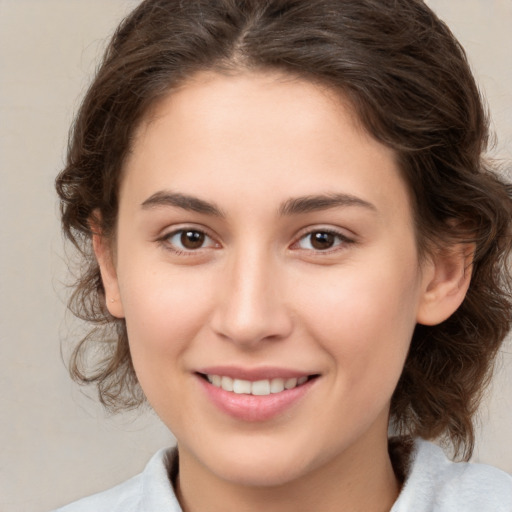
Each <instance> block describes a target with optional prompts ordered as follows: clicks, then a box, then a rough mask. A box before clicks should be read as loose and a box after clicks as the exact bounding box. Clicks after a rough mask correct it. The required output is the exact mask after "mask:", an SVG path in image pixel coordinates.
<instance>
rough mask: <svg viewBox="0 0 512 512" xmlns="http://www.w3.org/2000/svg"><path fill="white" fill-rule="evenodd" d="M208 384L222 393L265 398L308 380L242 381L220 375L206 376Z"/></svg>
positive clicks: (302, 378)
mask: <svg viewBox="0 0 512 512" xmlns="http://www.w3.org/2000/svg"><path fill="white" fill-rule="evenodd" d="M206 378H207V379H208V382H210V383H211V384H213V385H214V386H215V387H217V388H222V389H223V390H224V391H232V392H234V393H237V394H244V395H257V396H266V395H270V394H271V393H281V392H282V391H284V390H285V389H293V388H295V387H297V386H300V385H302V384H304V383H305V382H306V381H307V380H308V378H307V377H306V376H304V377H300V378H298V379H297V378H295V377H293V378H290V379H280V378H276V379H271V380H268V379H266V380H257V381H254V382H252V381H250V380H243V379H232V378H231V377H226V376H221V375H207V376H206Z"/></svg>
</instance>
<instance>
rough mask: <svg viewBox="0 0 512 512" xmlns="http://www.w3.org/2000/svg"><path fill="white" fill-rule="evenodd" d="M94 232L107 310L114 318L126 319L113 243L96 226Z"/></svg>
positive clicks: (95, 248)
mask: <svg viewBox="0 0 512 512" xmlns="http://www.w3.org/2000/svg"><path fill="white" fill-rule="evenodd" d="M92 231H93V235H92V247H93V250H94V254H95V256H96V260H97V261H98V265H99V267H100V273H101V280H102V282H103V288H104V289H105V301H106V306H107V309H108V311H109V313H110V314H111V315H112V316H115V317H116V318H124V310H123V304H122V302H121V298H120V293H119V283H118V280H117V271H116V268H115V265H114V258H113V254H112V247H111V242H110V240H108V239H107V238H106V237H104V236H103V235H102V234H101V231H100V230H98V229H96V224H94V225H92Z"/></svg>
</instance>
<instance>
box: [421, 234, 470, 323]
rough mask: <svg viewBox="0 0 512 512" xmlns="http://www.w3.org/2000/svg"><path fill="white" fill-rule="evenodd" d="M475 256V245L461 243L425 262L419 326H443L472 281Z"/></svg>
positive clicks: (439, 252) (439, 251) (457, 306)
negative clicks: (441, 324)
mask: <svg viewBox="0 0 512 512" xmlns="http://www.w3.org/2000/svg"><path fill="white" fill-rule="evenodd" d="M474 254H475V246H474V244H467V243H466V244H463V243H458V244H454V245H450V246H449V247H444V248H441V249H439V250H438V251H436V253H435V254H433V255H432V256H431V257H430V260H429V261H428V262H426V263H425V265H424V269H423V285H422V296H421V298H420V303H419V307H418V313H417V318H416V321H417V322H418V323H419V324H423V325H437V324H440V323H441V322H444V321H445V320H446V319H448V318H449V317H450V316H451V315H452V314H453V313H455V311H456V310H457V309H458V308H459V306H460V305H461V304H462V301H463V300H464V297H465V296H466V292H467V291H468V288H469V284H470V282H471V273H472V270H473V257H474Z"/></svg>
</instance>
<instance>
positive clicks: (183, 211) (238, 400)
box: [98, 73, 432, 485]
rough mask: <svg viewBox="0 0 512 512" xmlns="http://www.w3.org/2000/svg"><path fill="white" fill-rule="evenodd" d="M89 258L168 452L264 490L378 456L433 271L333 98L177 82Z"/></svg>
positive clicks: (384, 165) (141, 138)
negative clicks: (171, 446)
mask: <svg viewBox="0 0 512 512" xmlns="http://www.w3.org/2000/svg"><path fill="white" fill-rule="evenodd" d="M98 253H99V259H100V262H102V274H103V278H104V283H105V287H106V292H107V300H108V303H109V308H110V310H111V312H112V313H113V314H114V315H116V316H118V317H124V318H125V319H126V325H127V330H128V337H129V343H130V350H131V354H132V358H133V362H134V366H135V369H136V372H137V376H138V379H139V381H140V384H141V386H142V388H143V389H144V392H145V394H146V396H147V398H148V400H149V401H150V403H151V405H152V406H153V407H154V409H155V410H156V412H157V413H158V414H159V416H160V417H161V418H162V420H163V421H164V422H165V423H166V424H167V426H168V427H169V428H170V429H171V430H172V432H173V433H174V434H175V436H176V438H177V439H178V444H179V448H180V460H182V461H184V462H185V461H193V462H190V464H191V465H193V464H195V465H196V467H197V468H201V471H203V472H205V473H207V474H209V475H213V476H215V477H218V478H222V479H223V480H227V481H231V482H237V483H244V484H250V485H265V484H269V485H270V484H277V483H281V484H282V483H285V482H287V481H291V480H293V479H298V478H301V477H303V476H305V475H307V474H309V473H312V472H314V471H317V470H319V469H320V468H322V467H326V466H328V465H332V464H338V463H339V464H342V461H344V460H346V459H347V458H348V457H349V455H350V457H352V458H354V457H355V458H356V459H357V457H359V456H362V454H364V453H365V450H366V452H368V453H367V454H371V450H374V448H375V446H377V445H379V444H385V442H386V438H387V423H388V414H389V404H390V397H391V395H392V393H393V390H394V388H395V386H396V383H397V381H398V378H399V376H400V373H401V370H402V367H403V364H404V360H405V358H406V355H407V351H408V347H409V343H410V339H411V336H412V332H413V329H414V327H415V325H416V322H417V320H418V316H419V315H420V312H421V311H422V307H423V302H424V298H425V291H426V289H427V288H428V284H427V281H428V279H430V278H431V274H432V273H431V272H430V271H429V270H428V269H427V270H425V268H421V266H420V264H419V262H418V253H417V248H416V241H415V234H414V227H413V216H412V211H411V205H410V201H409V197H408V192H407V189H406V186H405V184H404V183H403V181H402V179H401V177H400V173H399V170H398V168H397V164H396V161H395V158H394V155H393V153H392V152H391V150H389V149H387V148H386V147H384V146H382V145H380V144H379V143H378V142H376V141H375V140H373V139H372V138H370V137H369V136H368V135H367V134H366V133H365V132H364V131H363V130H362V129H361V128H360V126H359V125H358V123H357V122H356V120H355V118H354V116H353V113H352V111H351V109H350V108H349V106H348V105H347V104H345V103H344V101H343V100H342V99H340V98H339V97H337V96H336V95H335V94H334V93H333V92H331V91H329V90H326V89H323V88H321V87H320V86H318V85H313V84H311V83H308V82H306V81H301V80H298V79H294V78H292V77H286V76H281V75H276V74H270V73H268V74H265V73H260V74H249V73H247V74H240V75H238V76H235V77H233V76H232V77H226V76H220V75H215V74H206V73H205V74H200V75H197V76H195V77H194V79H192V80H190V81H189V82H188V83H187V85H186V86H184V87H183V88H181V89H180V90H179V91H177V92H174V93H173V94H171V95H169V96H168V97H167V98H166V99H165V100H163V101H161V103H160V104H158V105H157V106H156V107H155V108H154V110H153V111H152V112H151V115H149V116H148V118H147V121H146V122H144V123H143V125H142V126H141V127H139V129H138V132H137V136H136V140H135V143H134V146H133V150H132V152H131V154H130V156H129V158H128V161H127V162H126V165H125V168H124V174H123V179H122V184H121V188H120V209H119V220H118V230H117V236H116V240H115V251H114V254H115V256H114V258H113V265H112V266H109V264H107V263H105V258H104V257H103V259H102V255H101V249H100V250H98ZM110 298H113V299H114V300H115V302H110V300H109V299H110ZM368 447H372V449H371V450H369V449H368ZM198 471H199V470H198Z"/></svg>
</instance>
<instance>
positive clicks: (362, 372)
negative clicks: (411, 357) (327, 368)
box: [300, 260, 418, 390]
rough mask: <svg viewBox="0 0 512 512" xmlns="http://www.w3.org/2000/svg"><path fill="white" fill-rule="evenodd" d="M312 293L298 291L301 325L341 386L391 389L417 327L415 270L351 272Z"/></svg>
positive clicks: (385, 268) (391, 268)
mask: <svg viewBox="0 0 512 512" xmlns="http://www.w3.org/2000/svg"><path fill="white" fill-rule="evenodd" d="M381 261H382V260H381ZM311 290H312V288H311V287H305V288H304V290H303V291H302V292H301V293H300V295H301V296H302V297H304V302H303V305H302V311H303V312H304V317H305V319H306V320H305V324H306V326H307V329H308V331H309V332H310V335H311V336H312V337H313V338H314V339H316V340H317V342H318V343H319V344H321V345H322V346H323V348H324V350H325V351H326V352H328V353H329V355H330V357H331V361H332V363H333V365H334V366H335V367H336V371H337V372H341V373H342V374H343V382H344V385H346V386H347V387H349V388H351V389H352V388H353V389H363V388H364V387H368V388H373V389H375V390H376V389H380V388H381V387H382V385H383V384H384V383H385V381H387V382H388V383H389V386H392V387H394V385H395V384H396V380H397V379H398V377H399V376H400V373H401V371H402V367H403V364H404V361H405V357H406V355H407V351H408V348H409V344H410V340H411V337H412V333H413V330H414V327H415V325H416V304H417V300H418V299H417V297H418V286H417V271H416V267H415V266H414V265H409V267H407V266H406V267H401V265H390V264H387V265H383V266H382V267H380V268H378V267H376V266H374V267H373V268H372V267H368V266H365V268H364V269H361V271H359V270H358V269H356V268H350V269H347V271H346V272H345V271H343V272H340V275H339V276H337V278H336V279H331V280H330V281H329V282H326V283H324V286H317V287H315V289H314V290H315V292H314V293H312V291H311ZM362 381H364V382H365V385H364V386H363V387H361V382H362ZM389 386H388V387H389Z"/></svg>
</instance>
